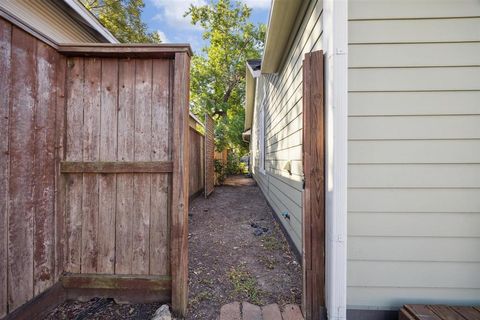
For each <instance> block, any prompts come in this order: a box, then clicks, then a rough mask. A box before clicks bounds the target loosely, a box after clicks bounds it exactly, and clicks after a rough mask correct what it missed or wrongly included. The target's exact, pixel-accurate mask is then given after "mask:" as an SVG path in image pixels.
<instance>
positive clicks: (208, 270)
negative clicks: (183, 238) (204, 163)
mask: <svg viewBox="0 0 480 320" xmlns="http://www.w3.org/2000/svg"><path fill="white" fill-rule="evenodd" d="M189 232H190V234H189V244H190V249H189V250H190V251H189V263H190V266H189V273H190V274H189V277H190V278H189V282H190V283H189V303H190V309H189V313H188V317H187V319H212V320H214V319H218V317H219V316H220V309H221V307H222V306H223V305H225V304H229V303H232V302H235V301H245V302H249V303H251V304H253V305H257V306H266V305H269V304H278V305H279V306H280V309H282V310H283V306H285V305H287V304H300V302H301V301H300V300H301V286H302V275H301V266H300V264H299V263H298V261H296V258H295V256H294V255H293V253H292V252H291V251H290V249H289V247H288V244H287V242H286V240H285V238H284V236H283V233H282V232H281V230H280V228H279V226H278V225H277V223H276V222H275V220H274V218H273V216H272V212H271V210H270V208H269V207H268V205H267V203H266V201H265V198H264V197H263V194H262V193H261V191H260V189H259V187H258V186H257V185H256V184H255V182H254V181H253V180H252V179H249V178H245V177H243V176H237V177H233V178H229V179H227V181H226V183H225V185H224V186H221V187H216V189H215V192H214V193H213V194H212V195H211V196H210V198H209V199H204V198H203V197H198V198H196V199H194V200H193V201H192V202H191V205H190V221H189Z"/></svg>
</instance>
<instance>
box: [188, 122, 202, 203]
mask: <svg viewBox="0 0 480 320" xmlns="http://www.w3.org/2000/svg"><path fill="white" fill-rule="evenodd" d="M190 118H191V119H192V117H190ZM193 124H194V125H190V186H189V190H190V198H193V197H195V196H197V195H199V194H201V193H202V192H203V190H204V184H205V164H204V158H205V136H204V134H202V133H201V132H199V131H198V130H197V129H196V127H195V124H196V120H194V121H193Z"/></svg>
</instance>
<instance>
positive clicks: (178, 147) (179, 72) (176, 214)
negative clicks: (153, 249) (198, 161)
mask: <svg viewBox="0 0 480 320" xmlns="http://www.w3.org/2000/svg"><path fill="white" fill-rule="evenodd" d="M189 72H190V58H189V56H188V54H186V53H176V54H175V66H174V74H173V77H174V80H173V81H174V85H173V106H172V117H173V135H172V142H171V143H172V146H173V177H172V189H173V190H172V205H171V212H172V218H171V221H172V222H171V241H170V243H171V272H172V308H173V311H174V312H175V313H177V314H178V315H179V316H183V315H185V314H186V312H187V303H188V177H189V172H188V169H189V163H188V161H189V159H188V158H189V156H188V153H189V151H188V148H189V145H188V143H189V141H188V140H189V135H188V129H189V126H188V103H189V102H188V100H189V98H188V97H189V91H188V90H189V81H190V79H189Z"/></svg>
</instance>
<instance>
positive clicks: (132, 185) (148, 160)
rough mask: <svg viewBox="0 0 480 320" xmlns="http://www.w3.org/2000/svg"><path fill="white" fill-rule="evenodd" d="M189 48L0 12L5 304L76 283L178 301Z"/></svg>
mask: <svg viewBox="0 0 480 320" xmlns="http://www.w3.org/2000/svg"><path fill="white" fill-rule="evenodd" d="M189 60H190V48H189V47H188V46H186V45H178V46H167V45H152V46H150V45H141V46H129V45H89V46H83V45H80V46H61V45H60V46H55V45H53V46H49V45H46V44H45V43H43V42H42V41H40V40H38V39H36V38H34V37H32V36H31V35H30V34H28V33H27V32H25V31H23V30H21V29H19V28H17V27H16V26H14V25H12V24H11V23H9V22H7V21H6V20H3V19H0V92H1V99H0V103H1V105H0V136H1V139H0V318H1V317H3V316H6V315H7V316H8V317H11V318H13V317H15V316H18V315H20V314H21V313H22V312H23V314H24V315H25V312H27V314H28V312H29V313H31V314H32V315H34V316H38V314H39V310H41V309H43V308H45V307H46V306H47V305H48V304H55V303H59V302H61V301H63V299H65V298H67V297H68V298H77V297H80V296H81V297H88V296H109V297H115V298H118V299H122V300H127V301H128V300H131V301H149V300H150V301H151V300H157V301H158V300H164V301H172V304H173V307H174V309H175V311H176V312H178V313H180V314H182V313H184V312H185V310H186V304H187V271H188V270H187V269H188V265H187V264H188V253H187V244H188V242H187V234H188V231H187V227H188V226H187V223H188V214H187V211H188V194H189V192H188V184H189V180H188V176H189V174H188V168H189V152H188V150H189V149H188V146H189V138H188V137H189V125H188V91H189V86H188V83H189ZM45 291H46V292H45ZM49 292H50V295H49ZM42 293H43V294H42ZM32 299H34V300H33V301H31V300H32ZM29 301H30V303H29V304H28V305H27V306H25V305H24V304H25V303H27V302H29ZM35 301H37V302H38V303H37V304H35ZM22 305H23V308H22Z"/></svg>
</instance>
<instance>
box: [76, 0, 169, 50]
mask: <svg viewBox="0 0 480 320" xmlns="http://www.w3.org/2000/svg"><path fill="white" fill-rule="evenodd" d="M82 3H83V5H84V6H85V7H86V8H87V9H89V10H90V11H91V12H92V13H93V14H95V16H96V17H97V18H98V20H100V22H101V23H102V24H103V26H104V27H105V28H107V29H108V30H109V31H110V32H111V33H112V34H113V35H114V36H115V37H116V38H117V39H118V41H120V42H123V43H160V42H161V39H160V36H159V35H158V33H156V32H148V29H147V25H146V24H145V23H143V22H142V19H141V14H142V10H143V8H144V7H145V3H144V2H143V0H82Z"/></svg>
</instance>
